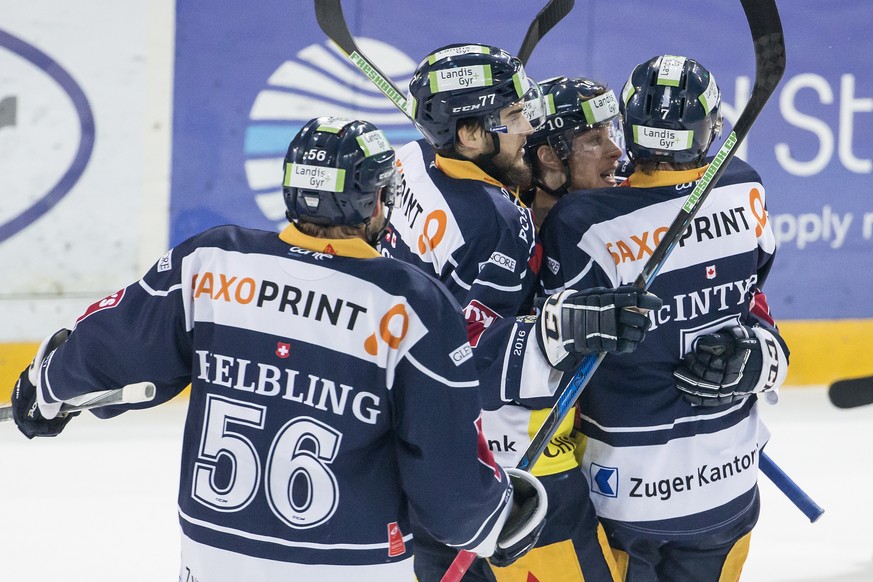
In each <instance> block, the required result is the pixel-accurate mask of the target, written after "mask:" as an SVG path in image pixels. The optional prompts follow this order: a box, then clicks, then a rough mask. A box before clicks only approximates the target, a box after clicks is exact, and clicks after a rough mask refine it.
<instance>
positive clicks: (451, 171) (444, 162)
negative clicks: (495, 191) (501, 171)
mask: <svg viewBox="0 0 873 582" xmlns="http://www.w3.org/2000/svg"><path fill="white" fill-rule="evenodd" d="M436 167H437V168H439V169H440V171H441V172H442V173H443V174H445V175H446V176H448V177H449V178H456V179H458V180H479V181H480V182H487V183H488V184H491V185H492V186H497V187H498V188H504V189H506V186H504V185H503V184H501V183H500V182H499V181H498V180H495V179H494V178H492V177H491V176H489V175H488V174H486V173H485V172H483V171H482V168H480V167H479V166H477V165H476V164H474V163H473V162H470V161H468V160H455V159H452V158H446V157H443V156H441V155H439V154H436Z"/></svg>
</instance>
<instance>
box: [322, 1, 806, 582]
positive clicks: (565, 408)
mask: <svg viewBox="0 0 873 582" xmlns="http://www.w3.org/2000/svg"><path fill="white" fill-rule="evenodd" d="M741 2H742V5H743V10H744V11H745V13H746V19H747V21H748V23H749V29H750V31H751V34H752V39H753V41H754V46H755V64H756V70H755V86H754V88H753V90H752V95H751V97H750V99H749V102H748V104H747V105H746V108H745V109H744V110H743V113H742V114H741V115H740V118H739V119H738V120H737V123H736V125H735V126H734V129H733V131H732V132H731V133H730V134H729V135H728V137H727V139H726V140H725V143H724V144H723V145H722V147H721V148H720V149H719V151H718V153H717V154H716V156H715V158H714V160H713V162H712V163H710V166H709V168H708V169H707V171H706V173H704V175H703V176H702V177H701V179H700V180H699V181H698V183H697V186H696V187H695V189H694V190H693V191H692V193H691V195H690V196H689V197H688V199H687V200H686V201H685V204H684V205H683V208H682V210H680V213H679V215H678V216H677V217H676V219H675V220H674V221H673V223H672V224H671V226H670V228H669V230H668V231H667V233H666V234H665V235H664V237H663V238H662V240H661V243H660V244H659V245H658V246H657V247H656V248H655V250H654V251H653V253H652V256H651V257H650V258H649V260H648V261H647V263H646V265H645V266H644V267H643V270H642V272H641V273H640V276H639V277H637V279H636V280H635V281H634V286H635V287H637V288H638V289H644V290H647V289H648V288H649V286H650V285H651V282H652V280H653V279H654V278H655V276H656V275H657V274H658V271H660V269H661V267H662V266H663V264H664V262H665V261H666V260H667V258H668V257H669V255H670V253H671V252H672V251H673V248H674V247H675V246H676V244H677V243H678V242H679V239H680V238H681V236H682V233H683V232H684V230H685V229H686V228H687V227H688V225H689V224H690V223H691V221H692V220H693V219H694V215H695V214H696V213H697V210H698V209H699V208H700V207H701V206H702V203H703V201H704V200H705V199H706V197H707V196H708V195H709V193H710V192H711V191H712V189H713V187H714V186H715V184H716V182H717V181H718V179H719V178H720V177H721V175H722V173H724V170H725V168H726V164H727V162H729V161H730V159H731V158H733V156H734V154H735V148H736V146H737V145H738V144H739V143H741V142H742V140H743V139H744V138H745V136H746V134H747V133H748V132H749V130H750V129H751V126H752V123H753V122H754V121H755V119H757V117H758V114H759V113H760V112H761V110H762V109H763V107H764V105H765V104H766V102H767V100H768V99H769V98H770V96H771V95H772V94H773V92H774V91H775V89H776V86H777V85H778V84H779V81H780V79H781V78H782V74H783V73H784V72H785V43H784V37H783V34H782V23H781V20H780V18H779V12H778V10H777V8H776V4H775V1H774V0H761V1H760V2H756V0H741ZM550 6H556V8H555V9H556V10H561V9H563V6H558V5H556V4H555V3H553V2H550V3H549V6H547V7H546V8H545V9H543V11H541V12H540V14H538V15H537V18H539V17H540V16H542V15H543V13H544V12H545V11H546V9H548V8H550ZM569 8H572V5H571V6H570V7H569ZM569 8H568V9H567V10H566V12H569ZM315 11H316V18H317V20H318V24H319V26H320V27H321V29H322V31H324V33H325V34H326V35H327V37H328V38H330V39H331V40H332V41H333V42H334V43H336V44H337V46H339V47H340V49H342V50H343V52H345V53H346V55H348V57H349V59H350V60H351V61H352V63H353V64H355V66H357V67H358V68H359V69H360V70H361V71H362V72H363V73H364V75H365V76H366V77H367V78H369V79H370V80H371V81H372V82H373V83H374V84H375V85H376V86H377V87H378V88H379V89H380V90H381V91H382V92H383V93H384V94H385V95H386V96H387V97H388V98H389V99H390V100H391V101H392V102H393V103H394V104H395V105H396V106H397V107H398V108H399V109H401V111H403V112H404V113H406V114H407V117H409V113H408V112H407V110H406V99H405V98H404V97H403V96H402V95H401V94H400V91H399V90H398V88H397V86H396V85H394V84H393V83H392V82H391V81H390V79H388V78H387V77H386V76H385V75H384V74H383V73H382V72H381V71H380V70H379V68H378V67H376V66H375V65H374V64H373V63H372V61H370V60H369V59H368V58H367V57H366V56H365V55H363V54H362V53H361V51H360V49H359V48H358V46H357V44H356V43H355V40H354V38H353V37H352V35H351V33H350V32H349V29H348V25H347V24H346V21H345V17H344V16H343V13H342V4H341V2H340V0H315ZM566 12H564V14H566ZM544 22H545V21H544ZM556 22H557V21H555V22H552V23H551V25H550V26H548V27H547V28H546V30H545V31H543V32H542V33H539V34H537V33H538V32H539V30H538V27H537V25H536V24H535V23H532V24H531V27H530V28H529V29H528V35H530V36H531V37H532V38H533V39H535V40H533V41H532V42H531V43H528V42H527V41H528V39H525V41H526V42H525V43H523V45H522V49H524V48H525V44H530V45H532V46H530V47H529V48H528V55H527V56H529V51H530V50H532V49H533V46H535V45H536V43H537V42H538V41H539V38H541V37H542V35H543V34H545V32H547V31H548V30H549V29H550V28H551V27H552V26H554V24H555V23H556ZM413 123H414V122H413ZM604 356H605V354H604V353H601V354H597V355H591V356H587V357H586V358H585V359H584V360H583V362H582V364H581V365H580V366H579V369H578V370H577V371H576V373H575V374H574V376H573V378H572V379H571V380H570V383H569V384H568V386H567V387H566V388H565V389H564V392H563V393H562V394H561V396H560V397H559V399H558V401H557V402H556V403H555V405H554V407H553V408H552V409H551V410H550V411H549V414H548V416H547V417H546V419H545V421H544V422H543V424H542V426H541V427H540V429H539V430H538V431H537V433H536V435H534V438H533V439H532V440H531V444H530V446H528V448H527V450H525V452H524V454H523V455H522V457H521V459H520V460H519V462H518V464H517V465H516V467H517V468H519V469H522V470H530V467H531V466H532V465H533V464H534V462H536V460H537V459H538V458H539V457H540V455H542V453H543V451H544V450H545V447H546V445H547V443H548V442H549V440H551V439H552V437H553V436H554V435H555V433H556V432H557V429H558V427H559V426H560V424H561V422H562V421H563V419H564V418H565V417H566V415H567V414H568V413H569V412H570V410H571V409H572V407H573V406H574V405H575V403H576V400H577V399H578V398H579V395H580V394H581V393H582V390H583V389H584V388H585V386H586V385H587V383H588V380H589V379H590V377H591V375H592V374H593V373H594V371H595V370H596V369H597V367H598V366H599V365H600V363H601V361H602V360H603V358H604ZM761 464H770V465H773V466H774V467H775V465H774V464H773V463H772V461H770V459H769V457H766V456H765V455H764V454H763V451H762V453H761ZM776 469H778V467H776ZM773 473H774V474H775V473H776V472H775V471H774V472H773ZM779 473H781V471H779ZM765 474H766V473H765ZM781 474H782V475H784V473H781ZM777 478H778V476H777ZM786 479H787V477H786ZM777 485H779V486H780V489H782V490H783V491H786V494H788V492H791V494H789V498H790V499H791V500H792V501H793V502H794V503H795V505H797V506H798V507H801V500H808V501H809V502H810V503H811V504H812V505H813V506H815V507H818V506H816V505H815V503H814V502H812V500H811V499H810V498H809V497H808V496H807V495H806V494H805V493H804V492H803V491H802V490H800V488H799V487H797V486H796V485H795V484H794V483H793V482H791V481H790V480H788V482H784V481H783V482H781V483H777ZM792 486H793V487H792ZM804 505H806V504H804ZM801 509H802V508H801ZM804 513H806V512H804ZM819 515H820V513H819ZM810 519H812V518H810ZM812 520H813V521H814V519H812ZM475 557H476V556H475V554H473V553H471V552H466V551H461V552H459V554H458V556H457V557H456V558H455V560H454V562H452V565H451V566H450V567H449V570H448V571H447V572H446V574H445V575H444V576H443V578H442V582H458V581H459V580H460V579H461V578H462V577H463V575H464V573H465V572H466V571H467V569H468V568H469V566H470V564H471V563H472V562H473V560H474V559H475Z"/></svg>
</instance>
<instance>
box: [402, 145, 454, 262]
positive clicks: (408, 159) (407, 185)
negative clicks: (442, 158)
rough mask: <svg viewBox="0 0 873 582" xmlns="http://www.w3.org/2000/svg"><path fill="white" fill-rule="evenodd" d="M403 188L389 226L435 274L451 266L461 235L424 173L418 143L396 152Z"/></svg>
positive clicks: (440, 196) (441, 197)
mask: <svg viewBox="0 0 873 582" xmlns="http://www.w3.org/2000/svg"><path fill="white" fill-rule="evenodd" d="M397 159H398V161H399V165H400V173H401V177H402V179H403V191H402V193H401V194H400V196H399V199H398V200H397V201H396V203H395V208H394V212H393V213H392V215H391V225H392V226H393V227H394V229H396V230H397V233H398V234H399V235H400V236H401V238H403V240H405V241H408V244H409V248H410V250H411V251H412V252H413V253H415V254H416V255H417V256H418V257H419V258H420V259H421V260H422V261H423V262H425V263H428V264H430V265H432V266H433V271H434V273H435V274H436V275H437V276H440V275H442V274H443V273H444V272H445V269H446V267H447V266H449V265H451V264H452V263H451V257H452V253H454V252H455V251H457V250H458V249H459V248H461V247H462V246H464V243H465V241H464V235H463V233H462V232H461V228H460V227H459V226H458V222H457V220H455V216H454V214H453V213H452V209H451V206H450V205H449V204H448V202H447V201H446V198H445V196H444V195H443V194H442V192H440V190H439V188H437V186H436V185H435V184H434V183H433V180H431V179H430V177H429V176H428V173H427V167H426V166H425V164H426V162H425V160H424V157H423V156H422V153H421V146H420V145H419V144H418V143H417V142H414V141H413V142H410V143H408V144H406V145H405V146H403V147H402V148H400V149H399V150H398V151H397Z"/></svg>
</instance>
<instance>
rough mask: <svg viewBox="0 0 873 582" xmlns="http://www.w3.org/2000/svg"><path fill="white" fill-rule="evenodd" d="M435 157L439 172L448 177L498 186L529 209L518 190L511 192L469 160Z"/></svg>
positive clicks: (437, 155)
mask: <svg viewBox="0 0 873 582" xmlns="http://www.w3.org/2000/svg"><path fill="white" fill-rule="evenodd" d="M434 155H435V163H436V167H437V168H439V170H440V171H441V172H442V173H443V174H445V175H446V176H448V177H449V178H455V179H456V180H478V181H480V182H485V183H486V184H491V185H492V186H497V187H498V188H503V189H504V190H506V191H507V192H510V193H511V194H512V196H513V197H514V198H515V203H516V204H517V205H519V206H521V207H522V208H527V206H525V204H524V202H522V200H521V198H520V197H519V195H518V188H512V189H511V190H510V189H509V188H507V187H506V186H504V185H503V184H501V183H500V181H499V180H496V179H494V178H492V177H491V176H490V175H488V174H486V173H485V172H484V171H482V168H480V167H479V166H477V165H476V164H474V163H473V162H471V161H469V160H456V159H454V158H446V157H444V156H441V155H439V154H434Z"/></svg>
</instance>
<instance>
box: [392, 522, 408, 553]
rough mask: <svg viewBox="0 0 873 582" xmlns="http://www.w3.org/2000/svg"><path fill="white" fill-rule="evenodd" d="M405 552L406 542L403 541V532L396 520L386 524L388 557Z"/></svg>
mask: <svg viewBox="0 0 873 582" xmlns="http://www.w3.org/2000/svg"><path fill="white" fill-rule="evenodd" d="M405 553H406V544H405V543H404V542H403V532H401V531H400V526H399V525H397V522H396V521H392V522H391V523H389V524H388V557H390V558H393V557H394V556H402V555H403V554H405Z"/></svg>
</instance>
